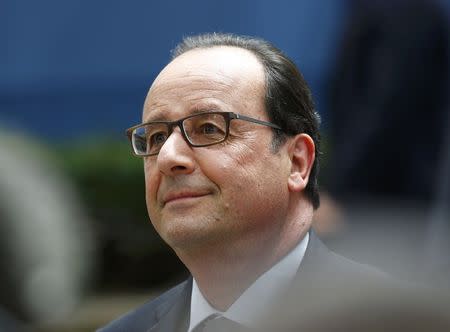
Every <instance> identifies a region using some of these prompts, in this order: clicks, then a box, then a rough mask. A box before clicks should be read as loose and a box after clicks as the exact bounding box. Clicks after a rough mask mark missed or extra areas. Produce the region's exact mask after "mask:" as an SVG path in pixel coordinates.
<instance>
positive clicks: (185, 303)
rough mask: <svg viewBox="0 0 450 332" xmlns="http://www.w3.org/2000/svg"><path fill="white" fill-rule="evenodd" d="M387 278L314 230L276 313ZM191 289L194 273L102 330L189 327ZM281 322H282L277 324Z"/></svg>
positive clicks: (129, 331)
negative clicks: (340, 252)
mask: <svg viewBox="0 0 450 332" xmlns="http://www.w3.org/2000/svg"><path fill="white" fill-rule="evenodd" d="M384 279H386V276H385V275H384V274H383V273H381V272H379V271H377V270H376V269H374V268H371V267H368V266H365V265H361V264H358V263H355V262H353V261H350V260H348V259H346V258H344V257H342V256H339V255H337V254H335V253H333V252H331V251H329V250H328V248H326V247H325V245H324V244H323V243H322V242H321V241H320V240H319V239H318V238H317V237H316V236H315V234H314V233H313V232H310V238H309V243H308V248H307V250H306V253H305V256H304V258H303V261H302V262H301V264H300V268H299V271H298V273H297V276H296V278H295V281H294V284H293V286H292V288H291V289H292V290H293V291H292V292H291V291H290V292H289V295H287V296H288V299H286V303H289V305H290V307H289V310H287V311H283V312H279V313H280V314H281V316H279V315H278V314H276V315H277V317H282V316H283V315H286V317H288V316H289V317H292V315H291V316H290V314H292V313H293V314H294V315H295V318H296V319H297V318H298V317H299V316H298V315H296V312H297V311H298V312H300V311H302V310H303V309H304V308H303V309H302V303H311V300H312V298H320V294H321V293H322V294H327V296H333V295H331V294H334V293H336V291H341V290H343V289H344V290H345V289H347V288H348V289H350V288H351V289H352V290H355V289H356V290H357V289H358V288H359V287H365V285H367V284H371V283H372V282H373V283H379V282H382V281H383V280H384ZM191 290H192V277H191V278H189V279H188V280H186V281H184V282H183V283H181V284H179V285H177V286H175V287H174V288H172V289H171V290H169V291H167V292H165V293H164V294H162V295H161V296H159V297H158V298H156V299H154V300H152V301H150V302H147V303H146V304H144V305H143V306H141V307H140V308H138V309H136V310H134V311H132V312H130V313H127V314H125V315H124V316H122V317H120V318H119V319H117V320H115V321H113V322H111V323H110V324H109V325H107V326H105V327H103V328H102V329H100V330H99V331H98V332H157V331H158V332H159V331H161V332H170V331H183V332H184V331H187V328H188V326H189V313H190V298H191ZM283 302H284V301H283ZM292 304H294V305H295V307H293V306H292ZM276 307H277V308H279V305H278V304H277V305H276ZM292 309H294V310H295V312H293V310H292ZM305 310H306V309H305ZM305 310H304V312H305V313H307V312H308V310H306V311H305ZM274 312H275V311H274ZM277 312H278V311H277ZM272 318H273V317H270V318H269V319H268V321H272V322H273V321H274V320H273V319H272ZM275 321H276V320H275ZM278 323H280V322H279V321H278V322H277V323H276V324H278Z"/></svg>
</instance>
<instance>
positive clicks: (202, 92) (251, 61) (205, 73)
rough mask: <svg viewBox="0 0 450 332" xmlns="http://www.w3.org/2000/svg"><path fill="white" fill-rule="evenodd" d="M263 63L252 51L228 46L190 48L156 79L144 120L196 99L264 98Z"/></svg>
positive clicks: (229, 101)
mask: <svg viewBox="0 0 450 332" xmlns="http://www.w3.org/2000/svg"><path fill="white" fill-rule="evenodd" d="M264 91H265V75H264V70H263V66H262V65H261V63H260V62H259V60H258V59H257V58H256V56H255V55H254V54H253V53H251V52H250V51H247V50H244V49H241V48H237V47H229V46H218V47H212V48H207V49H194V50H191V51H188V52H186V53H184V54H182V55H180V56H178V57H177V58H175V59H174V60H173V61H172V62H170V63H169V64H168V65H167V66H166V67H165V68H164V69H163V70H162V71H161V73H160V74H159V75H158V77H157V78H156V79H155V81H154V82H153V84H152V86H151V88H150V90H149V93H148V95H147V98H146V101H145V104H144V120H145V118H147V117H148V116H149V115H151V114H152V118H153V117H154V115H155V114H156V115H159V113H164V110H165V109H166V108H169V106H170V109H171V110H173V109H174V107H175V108H176V107H177V105H178V106H180V107H181V106H186V105H189V104H195V103H212V104H214V103H219V104H220V103H228V104H230V103H232V102H233V101H238V100H240V101H241V102H243V103H246V102H250V101H251V100H252V99H253V97H254V98H256V99H258V102H261V101H263V98H264Z"/></svg>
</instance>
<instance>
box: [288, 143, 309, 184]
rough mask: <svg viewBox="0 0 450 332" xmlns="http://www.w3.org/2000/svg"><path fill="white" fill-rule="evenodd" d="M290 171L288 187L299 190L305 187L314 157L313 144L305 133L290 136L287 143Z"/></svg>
mask: <svg viewBox="0 0 450 332" xmlns="http://www.w3.org/2000/svg"><path fill="white" fill-rule="evenodd" d="M289 157H290V160H291V171H290V174H289V178H288V188H289V190H290V191H293V192H300V191H303V190H304V189H305V188H306V185H307V184H308V181H309V174H310V173H311V168H312V165H313V163H314V159H315V145H314V141H313V140H312V138H311V137H310V136H309V135H307V134H299V135H296V136H294V137H293V138H292V140H291V142H290V145H289Z"/></svg>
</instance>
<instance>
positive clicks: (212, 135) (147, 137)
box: [127, 112, 281, 157]
mask: <svg viewBox="0 0 450 332" xmlns="http://www.w3.org/2000/svg"><path fill="white" fill-rule="evenodd" d="M231 120H243V121H248V122H252V123H256V124H259V125H263V126H268V127H272V128H274V129H279V130H281V128H280V127H279V126H277V125H276V124H273V123H270V122H266V121H261V120H258V119H254V118H250V117H248V116H245V115H240V114H236V113H233V112H206V113H198V114H193V115H189V116H187V117H185V118H182V119H180V120H177V121H151V122H147V123H143V124H140V125H137V126H134V127H131V128H130V129H128V130H127V136H128V138H129V139H130V142H131V146H132V148H133V152H134V154H135V155H136V156H140V157H145V156H154V155H157V154H158V153H159V151H160V150H161V148H162V146H163V145H164V143H165V142H166V141H167V139H168V138H169V136H170V134H172V131H173V128H174V127H175V126H178V127H179V128H180V130H181V133H182V135H183V137H184V139H185V141H186V142H187V143H188V144H189V145H190V146H192V147H202V146H210V145H214V144H219V143H222V142H224V141H225V140H226V139H227V138H228V134H229V132H230V122H231Z"/></svg>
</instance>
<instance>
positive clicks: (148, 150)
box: [132, 123, 169, 155]
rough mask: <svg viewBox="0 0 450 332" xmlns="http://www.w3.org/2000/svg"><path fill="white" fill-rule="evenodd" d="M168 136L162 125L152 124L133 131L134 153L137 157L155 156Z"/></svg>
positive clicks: (164, 125)
mask: <svg viewBox="0 0 450 332" xmlns="http://www.w3.org/2000/svg"><path fill="white" fill-rule="evenodd" d="M168 136H169V133H168V127H167V125H166V124H164V123H152V124H147V125H145V126H142V127H139V128H136V129H134V130H133V135H132V142H133V148H134V152H135V153H136V154H138V155H147V154H157V153H158V152H159V150H160V149H161V147H162V146H163V144H164V142H165V141H166V140H167V137H168Z"/></svg>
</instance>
